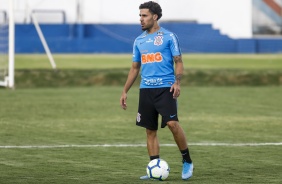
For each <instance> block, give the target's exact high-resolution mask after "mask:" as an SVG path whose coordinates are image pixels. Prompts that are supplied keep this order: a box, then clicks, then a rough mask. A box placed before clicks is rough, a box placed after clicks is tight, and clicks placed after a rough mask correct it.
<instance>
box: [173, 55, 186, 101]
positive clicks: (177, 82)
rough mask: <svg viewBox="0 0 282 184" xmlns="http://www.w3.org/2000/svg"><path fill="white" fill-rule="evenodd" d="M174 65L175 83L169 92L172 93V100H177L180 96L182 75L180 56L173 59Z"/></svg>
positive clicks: (182, 68) (182, 67)
mask: <svg viewBox="0 0 282 184" xmlns="http://www.w3.org/2000/svg"><path fill="white" fill-rule="evenodd" d="M173 60H174V63H175V77H176V79H175V83H174V84H173V85H172V86H171V88H170V92H172V91H173V98H177V97H179V95H180V81H181V78H182V75H183V70H184V66H183V62H182V57H181V55H179V56H174V57H173Z"/></svg>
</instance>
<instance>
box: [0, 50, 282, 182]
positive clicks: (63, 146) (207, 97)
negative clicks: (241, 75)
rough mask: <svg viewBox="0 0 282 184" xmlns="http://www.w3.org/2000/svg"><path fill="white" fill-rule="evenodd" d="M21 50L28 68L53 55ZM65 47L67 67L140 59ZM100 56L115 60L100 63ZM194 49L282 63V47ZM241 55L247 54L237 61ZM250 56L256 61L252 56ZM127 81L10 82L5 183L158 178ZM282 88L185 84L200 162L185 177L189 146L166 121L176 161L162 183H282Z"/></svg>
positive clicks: (0, 154)
mask: <svg viewBox="0 0 282 184" xmlns="http://www.w3.org/2000/svg"><path fill="white" fill-rule="evenodd" d="M17 57H19V58H20V61H21V64H17V67H18V68H22V69H24V68H28V67H30V68H47V67H50V66H48V61H47V60H46V63H47V65H46V66H42V65H41V64H40V65H39V64H38V63H37V62H42V60H38V59H35V60H34V61H32V59H30V58H32V57H35V56H34V55H32V56H28V55H26V56H17ZM39 57H43V56H39ZM56 57H57V58H60V57H62V58H70V59H67V60H63V59H62V60H58V66H61V67H62V68H68V67H71V68H75V69H77V68H82V69H83V68H96V67H100V68H108V69H111V67H110V66H108V63H111V61H112V57H113V58H119V57H120V59H121V60H120V61H122V62H121V63H123V62H124V63H123V64H121V65H122V67H121V66H120V65H118V64H117V65H114V63H112V64H113V66H112V69H115V68H118V67H121V68H128V66H127V65H128V64H129V65H130V56H128V55H124V56H123V55H118V56H116V57H114V56H110V57H109V58H108V59H106V58H107V57H106V56H101V55H100V56H95V57H92V59H91V57H90V56H88V55H86V56H84V57H85V58H89V59H88V61H86V60H83V59H82V60H83V61H82V62H81V63H77V62H76V59H73V58H77V59H78V60H80V57H79V56H67V55H64V56H61V55H57V56H55V58H56ZM96 57H105V61H106V62H101V63H100V64H99V65H96V64H94V63H92V62H91V61H92V60H95V58H96ZM185 57H188V58H190V59H191V63H190V64H191V67H192V66H193V67H195V68H205V67H208V68H213V67H214V68H226V67H235V68H237V69H240V68H241V69H244V68H247V69H250V70H252V69H259V70H260V69H263V68H267V69H273V70H276V69H279V68H280V69H281V68H282V66H281V58H280V57H278V56H277V55H274V56H261V57H262V58H264V59H261V57H258V56H249V55H245V56H244V55H243V56H240V55H239V56H235V55H234V56H230V57H228V56H226V55H223V56H221V55H217V56H213V55H209V56H203V57H201V56H185ZM214 57H215V58H217V59H214ZM241 57H243V58H244V62H243V61H242V63H241V64H233V62H230V63H228V61H229V60H236V59H238V58H241ZM27 58H29V59H27ZM193 58H194V59H193ZM218 58H222V59H218ZM253 58H255V59H253ZM25 59H26V61H25ZM128 59H129V60H128ZM125 60H128V61H125ZM197 60H198V61H197ZM270 60H271V61H270ZM72 61H73V62H72ZM240 61H241V59H238V62H240ZM25 62H26V64H24V63H25ZM67 62H71V63H72V66H69V65H68V63H67ZM213 62H214V63H213ZM248 62H249V63H252V64H246V65H244V63H248ZM18 63H19V62H18ZM59 63H60V64H59ZM103 63H107V64H105V65H103ZM193 63H194V64H193ZM211 63H212V64H211ZM121 90H122V86H94V87H72V88H70V87H65V88H31V89H16V90H5V89H0V99H1V108H0V183H4V184H9V183H13V184H14V183H28V184H33V183H34V184H38V183H48V184H49V183H58V184H62V183H68V184H69V183H85V184H86V183H87V184H88V183H98V184H99V183H102V184H103V183H127V184H128V183H134V184H135V183H137V184H138V183H141V184H145V183H156V181H140V180H139V179H138V178H139V176H140V175H143V174H145V167H146V164H147V163H148V161H149V160H148V156H147V151H146V147H145V143H146V142H145V141H146V140H145V139H146V135H145V130H144V129H142V128H140V127H137V126H136V125H135V116H136V110H137V103H138V87H137V86H134V87H133V88H132V89H131V90H130V92H129V95H128V110H126V111H123V110H122V109H121V108H120V107H119V97H120V94H121ZM281 94H282V88H281V87H279V86H268V87H248V86H241V87H191V86H190V87H189V86H182V92H181V97H180V98H179V118H180V123H181V125H182V127H183V128H184V130H185V132H186V133H187V136H188V137H187V138H188V142H189V144H190V151H191V155H192V159H193V162H194V164H195V168H196V169H195V172H194V176H193V178H192V179H191V180H189V181H182V180H181V179H180V172H181V158H180V153H179V151H178V150H177V147H176V146H175V145H174V141H173V138H172V135H171V133H170V132H169V130H168V129H167V128H165V129H161V130H160V131H159V134H158V135H159V138H160V143H161V144H162V146H161V157H162V158H163V159H165V160H166V161H167V162H168V163H169V165H170V168H171V173H170V176H169V178H168V179H167V181H164V182H162V183H169V184H178V183H200V184H203V183H211V184H218V183H281V182H282V176H281V173H282V164H281V152H282V134H281V132H282V124H281V123H282V113H281V112H282V103H281V102H282V95H281Z"/></svg>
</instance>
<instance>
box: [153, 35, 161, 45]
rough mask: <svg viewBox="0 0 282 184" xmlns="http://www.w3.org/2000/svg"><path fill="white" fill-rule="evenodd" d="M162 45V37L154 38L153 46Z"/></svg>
mask: <svg viewBox="0 0 282 184" xmlns="http://www.w3.org/2000/svg"><path fill="white" fill-rule="evenodd" d="M162 44H163V37H162V36H155V41H154V45H157V46H159V45H162Z"/></svg>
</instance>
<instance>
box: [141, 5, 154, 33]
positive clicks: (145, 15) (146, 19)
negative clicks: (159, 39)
mask: <svg viewBox="0 0 282 184" xmlns="http://www.w3.org/2000/svg"><path fill="white" fill-rule="evenodd" d="M139 16H140V23H141V27H142V30H143V31H145V30H150V29H151V28H152V27H153V25H154V18H155V16H156V15H153V14H152V13H151V12H150V11H149V9H140V14H139Z"/></svg>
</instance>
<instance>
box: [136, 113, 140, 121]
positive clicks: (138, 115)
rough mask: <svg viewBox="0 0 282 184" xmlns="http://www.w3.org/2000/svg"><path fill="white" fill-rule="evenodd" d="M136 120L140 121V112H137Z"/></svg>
mask: <svg viewBox="0 0 282 184" xmlns="http://www.w3.org/2000/svg"><path fill="white" fill-rule="evenodd" d="M136 121H137V122H138V123H140V121H141V114H140V113H139V112H138V113H137V117H136Z"/></svg>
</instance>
